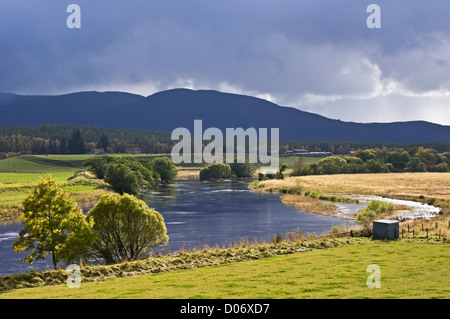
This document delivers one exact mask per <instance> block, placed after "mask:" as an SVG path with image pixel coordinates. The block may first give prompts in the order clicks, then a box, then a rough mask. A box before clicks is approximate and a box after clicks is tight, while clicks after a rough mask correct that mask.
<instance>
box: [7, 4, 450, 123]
mask: <svg viewBox="0 0 450 319" xmlns="http://www.w3.org/2000/svg"><path fill="white" fill-rule="evenodd" d="M70 4H77V5H78V6H79V8H80V26H81V28H68V26H67V18H68V17H69V16H70V15H71V14H72V12H67V7H68V6H69V5H70ZM370 4H377V5H378V6H379V8H380V10H381V11H380V12H381V13H380V20H379V21H380V24H381V28H369V27H368V26H367V19H368V18H369V16H370V15H371V14H372V12H367V7H368V6H369V5H370ZM449 13H450V1H448V0H433V1H423V0H396V1H392V0H370V1H367V0H273V1H269V0H258V1H256V0H239V1H237V0H190V1H186V0H170V1H161V0H158V1H154V0H129V1H125V0H120V1H119V0H70V1H64V0H0V92H9V93H16V94H42V95H47V94H51V95H58V94H65V93H70V92H76V91H100V92H103V91H124V92H131V93H136V94H140V95H144V96H148V95H151V94H153V93H156V92H158V91H162V90H167V89H171V88H180V87H184V88H190V89H195V90H200V89H213V90H219V91H222V92H230V93H236V94H245V95H252V96H256V97H260V98H263V99H267V100H269V101H272V102H274V103H277V104H278V105H281V106H290V107H296V108H298V109H301V110H304V111H308V112H314V113H318V114H321V115H324V116H327V117H329V118H334V119H340V120H342V121H353V122H394V121H411V120H425V121H430V122H434V123H439V124H443V125H450V76H449V75H450V19H449V18H448V14H449ZM369 20H371V19H369ZM371 21H372V20H371Z"/></svg>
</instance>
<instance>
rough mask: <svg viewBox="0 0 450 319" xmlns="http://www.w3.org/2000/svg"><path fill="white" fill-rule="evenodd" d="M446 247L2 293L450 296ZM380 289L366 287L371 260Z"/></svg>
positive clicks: (359, 250) (394, 246)
mask: <svg viewBox="0 0 450 319" xmlns="http://www.w3.org/2000/svg"><path fill="white" fill-rule="evenodd" d="M449 261H450V246H449V245H448V244H443V243H425V242H422V243H420V242H401V241H400V242H399V241H391V242H383V241H370V240H366V241H362V242H361V243H359V244H354V245H346V246H343V247H342V246H340V247H336V248H328V249H321V250H312V251H307V252H297V253H293V254H289V255H282V256H274V257H268V258H263V259H258V260H250V261H242V262H238V263H231V264H224V265H218V266H211V267H206V268H198V269H189V270H180V271H172V272H165V273H157V274H150V275H141V276H135V277H124V278H115V279H110V280H106V281H98V282H82V284H81V288H78V289H75V288H74V289H70V288H68V287H67V286H66V285H60V286H48V287H39V288H31V289H19V290H14V291H8V292H4V293H0V298H164V299H166V298H182V299H186V298H264V299H266V298H276V299H283V298H449V297H450V272H449V271H448V263H449ZM372 264H376V265H378V266H379V267H380V271H381V288H371V289H369V288H368V287H367V278H368V276H369V275H370V273H368V272H367V267H368V266H369V265H372Z"/></svg>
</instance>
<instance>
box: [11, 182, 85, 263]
mask: <svg viewBox="0 0 450 319" xmlns="http://www.w3.org/2000/svg"><path fill="white" fill-rule="evenodd" d="M22 225H23V226H24V228H23V230H22V231H21V232H20V233H19V239H18V241H16V242H15V243H14V244H13V248H14V250H16V251H17V252H22V251H31V254H29V255H27V256H25V258H24V259H23V261H24V262H28V263H30V264H31V263H33V262H34V260H36V259H37V260H39V259H44V258H45V257H46V256H48V255H49V254H51V256H52V263H53V268H54V269H55V270H56V266H57V263H58V262H60V261H61V260H66V261H73V260H76V259H77V257H79V256H80V254H82V253H83V251H84V250H85V249H87V247H88V245H89V241H90V237H89V233H90V228H91V227H92V224H91V223H89V221H87V220H86V219H85V217H84V215H83V212H82V211H81V209H80V208H79V207H77V205H76V203H75V201H74V200H73V199H72V198H70V197H69V196H68V194H67V193H66V192H65V191H64V190H63V189H62V188H61V187H60V186H59V185H58V184H57V182H56V180H54V179H53V178H51V177H43V178H41V179H40V181H39V183H38V185H37V186H36V188H35V189H34V191H33V193H31V194H30V195H28V196H27V197H26V198H25V200H24V202H23V213H22Z"/></svg>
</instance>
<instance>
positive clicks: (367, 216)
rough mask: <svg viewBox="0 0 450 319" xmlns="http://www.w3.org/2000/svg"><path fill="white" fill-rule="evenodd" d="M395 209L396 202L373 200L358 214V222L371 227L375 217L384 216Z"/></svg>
mask: <svg viewBox="0 0 450 319" xmlns="http://www.w3.org/2000/svg"><path fill="white" fill-rule="evenodd" d="M393 211H394V204H392V203H387V202H383V201H379V200H374V201H371V202H370V203H369V204H368V205H367V207H366V208H365V209H363V210H362V211H360V212H359V213H358V214H357V215H356V222H357V223H358V224H359V225H363V226H364V227H369V226H370V224H371V223H372V221H374V220H375V219H379V218H383V217H384V216H386V215H387V214H389V213H392V212H393Z"/></svg>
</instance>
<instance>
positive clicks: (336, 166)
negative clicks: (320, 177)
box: [317, 156, 347, 174]
mask: <svg viewBox="0 0 450 319" xmlns="http://www.w3.org/2000/svg"><path fill="white" fill-rule="evenodd" d="M317 166H318V168H319V169H320V170H321V171H322V172H323V174H341V173H345V171H346V168H347V162H346V161H345V160H343V159H342V158H339V157H336V156H329V157H325V158H323V159H321V160H320V161H319V163H317Z"/></svg>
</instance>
